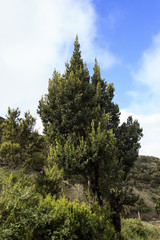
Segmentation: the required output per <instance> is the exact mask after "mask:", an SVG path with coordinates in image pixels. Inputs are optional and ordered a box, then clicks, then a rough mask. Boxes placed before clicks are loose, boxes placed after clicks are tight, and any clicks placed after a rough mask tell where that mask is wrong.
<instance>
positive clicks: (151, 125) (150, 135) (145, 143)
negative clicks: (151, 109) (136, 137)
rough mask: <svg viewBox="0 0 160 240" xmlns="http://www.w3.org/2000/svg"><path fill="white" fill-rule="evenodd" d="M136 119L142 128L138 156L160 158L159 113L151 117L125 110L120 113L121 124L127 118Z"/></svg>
mask: <svg viewBox="0 0 160 240" xmlns="http://www.w3.org/2000/svg"><path fill="white" fill-rule="evenodd" d="M130 115H132V116H133V119H137V120H138V122H139V123H140V126H141V127H142V128H143V135H144V136H143V137H142V139H141V142H140V143H141V149H140V152H139V153H140V155H148V156H155V157H159V158H160V113H158V114H153V115H144V114H141V115H137V114H134V113H132V112H127V111H126V110H122V111H121V122H126V119H127V117H128V116H130Z"/></svg>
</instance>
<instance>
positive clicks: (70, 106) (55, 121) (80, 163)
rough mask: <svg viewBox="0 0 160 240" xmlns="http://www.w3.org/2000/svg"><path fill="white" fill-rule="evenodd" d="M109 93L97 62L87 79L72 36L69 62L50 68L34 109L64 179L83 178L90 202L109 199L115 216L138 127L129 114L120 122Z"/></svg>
mask: <svg viewBox="0 0 160 240" xmlns="http://www.w3.org/2000/svg"><path fill="white" fill-rule="evenodd" d="M113 97H114V87H113V84H107V83H106V81H105V80H104V79H102V78H101V74H100V67H99V66H98V64H97V60H95V65H94V73H93V76H92V77H91V78H90V76H89V72H88V69H87V67H86V64H84V63H83V60H82V58H81V51H80V44H79V42H78V37H76V40H75V42H74V51H73V55H72V57H71V60H70V64H68V63H67V64H66V71H65V73H64V74H63V75H62V76H61V74H59V73H58V72H56V71H54V73H53V78H52V79H51V80H49V87H48V94H46V95H45V96H44V97H42V99H41V100H40V102H39V106H38V113H39V114H40V116H41V119H42V122H43V125H44V132H45V133H46V135H47V137H48V140H49V143H50V144H51V145H52V151H53V154H52V155H53V163H55V162H56V164H57V165H58V166H59V168H63V170H64V175H65V177H66V178H68V179H73V176H74V177H75V176H78V179H80V178H81V179H83V183H84V182H85V183H86V184H88V186H89V188H90V191H91V192H92V194H91V195H92V201H95V199H97V200H98V202H99V204H100V205H102V204H103V202H104V201H105V200H106V199H109V201H110V202H111V204H112V202H114V206H116V208H114V206H112V208H113V210H114V212H115V214H116V216H118V218H119V219H120V212H121V210H122V205H123V202H122V201H121V197H119V196H120V195H121V193H123V192H124V188H123V184H122V182H123V181H124V180H126V177H127V175H128V173H129V171H130V169H131V167H132V166H133V163H134V161H135V160H136V159H137V156H138V150H139V148H140V144H139V140H140V138H141V137H142V129H141V128H140V126H139V124H138V122H137V121H133V119H132V117H129V118H128V120H127V123H123V124H122V125H121V126H120V125H119V115H120V112H119V108H118V105H117V104H115V103H114V102H113ZM74 179H75V178H74ZM114 217H115V216H114ZM115 224H116V223H115ZM115 227H116V226H115ZM116 231H120V228H118V229H116Z"/></svg>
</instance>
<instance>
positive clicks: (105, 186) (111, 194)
mask: <svg viewBox="0 0 160 240" xmlns="http://www.w3.org/2000/svg"><path fill="white" fill-rule="evenodd" d="M93 70H94V72H93V76H91V77H90V75H89V72H88V69H87V66H86V64H85V63H83V60H82V58H81V51H80V44H79V42H78V37H76V40H75V42H74V51H73V55H72V57H71V60H70V63H66V71H65V73H64V74H63V75H61V74H60V73H58V72H57V71H54V73H53V77H52V79H50V80H49V86H48V93H47V94H45V95H44V96H43V97H42V98H41V100H40V101H39V106H38V113H39V114H40V117H41V119H42V122H43V125H44V135H42V136H41V135H39V134H38V132H37V131H35V130H34V125H35V119H34V118H33V117H32V116H31V115H30V112H26V113H25V115H24V118H21V117H20V111H19V109H10V108H9V109H8V116H7V118H6V119H5V120H3V121H2V123H1V124H0V131H1V132H0V133H1V142H0V156H1V159H0V161H1V166H2V167H1V168H0V240H1V239H3V240H23V239H24V240H42V239H43V240H53V239H55V240H56V239H57V240H59V239H60V240H72V239H73V240H74V239H81V240H83V239H84V240H87V239H88V240H92V239H93V240H94V239H97V240H98V239H100V240H105V239H106V240H114V239H115V240H116V239H117V240H118V239H131V238H132V237H135V238H134V239H140V238H138V237H143V238H142V239H147V237H150V236H152V237H154V236H156V237H157V238H156V239H158V237H159V235H158V233H157V232H156V231H158V230H156V229H158V228H156V227H155V228H154V227H153V229H152V230H153V231H152V230H151V226H150V225H148V226H149V227H148V230H146V227H145V226H146V225H145V223H142V222H141V221H139V220H129V221H128V222H126V220H123V221H122V233H121V215H122V214H123V211H122V210H123V209H125V208H128V209H131V208H130V206H132V207H138V208H137V209H138V211H140V212H148V211H150V208H149V207H148V205H147V204H146V202H145V201H144V199H139V200H138V201H137V199H138V198H137V196H136V195H135V193H134V192H135V189H137V191H139V189H138V187H137V186H136V185H135V183H136V182H135V180H134V179H135V178H134V177H136V174H137V173H136V171H139V169H137V168H136V166H137V165H136V164H137V163H136V160H137V157H138V151H139V148H140V144H139V141H140V139H141V137H142V129H141V128H140V125H139V123H138V121H136V120H133V119H132V117H131V116H130V117H129V118H128V119H127V121H126V122H124V123H122V124H121V125H120V121H119V115H120V112H119V108H118V105H117V104H115V103H114V101H113V97H114V87H113V84H108V83H107V82H106V81H105V80H104V79H102V78H101V74H100V67H99V65H98V63H97V60H95V65H94V69H93ZM142 162H143V161H142ZM134 163H135V164H134ZM133 166H135V167H134V168H133ZM138 166H139V165H138ZM132 169H133V170H132ZM129 174H130V175H129ZM155 178H157V179H156V183H157V186H158V175H155ZM155 178H154V179H153V180H155ZM127 184H129V185H130V186H128V185H127ZM131 186H132V187H133V188H134V191H133V190H132V188H131ZM135 186H136V188H135ZM156 194H157V195H158V192H157V193H156ZM156 194H155V199H156V201H157V195H156ZM136 204H137V205H136ZM158 206H159V205H158V201H157V212H158V208H159V207H158ZM137 209H136V211H137ZM154 229H155V230H154ZM156 234H157V235H156ZM145 237H146V238H145ZM148 239H149V238H148Z"/></svg>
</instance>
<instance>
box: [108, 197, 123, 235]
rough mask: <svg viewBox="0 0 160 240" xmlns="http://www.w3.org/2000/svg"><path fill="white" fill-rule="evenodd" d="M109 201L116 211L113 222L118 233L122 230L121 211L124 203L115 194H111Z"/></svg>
mask: <svg viewBox="0 0 160 240" xmlns="http://www.w3.org/2000/svg"><path fill="white" fill-rule="evenodd" d="M109 202H110V205H111V209H112V210H113V211H114V213H113V215H112V224H113V226H114V228H115V231H116V232H117V233H120V232H121V217H120V212H121V210H122V205H121V203H120V201H119V199H118V198H117V197H116V196H115V195H114V194H113V193H110V194H109Z"/></svg>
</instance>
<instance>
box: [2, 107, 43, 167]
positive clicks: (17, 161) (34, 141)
mask: <svg viewBox="0 0 160 240" xmlns="http://www.w3.org/2000/svg"><path fill="white" fill-rule="evenodd" d="M34 125H35V119H34V118H33V117H32V116H31V115H30V112H26V113H25V118H24V119H22V118H20V111H19V109H16V110H11V109H10V108H9V109H8V116H7V118H6V119H5V121H4V122H3V123H2V125H1V131H2V139H1V146H0V155H1V157H2V159H3V163H4V164H6V165H8V166H13V167H17V166H19V165H23V166H27V167H28V166H29V167H31V168H32V169H35V170H39V169H41V168H42V167H43V165H44V160H45V158H46V152H45V149H46V143H45V139H44V137H43V136H40V135H39V134H38V132H36V131H34Z"/></svg>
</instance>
